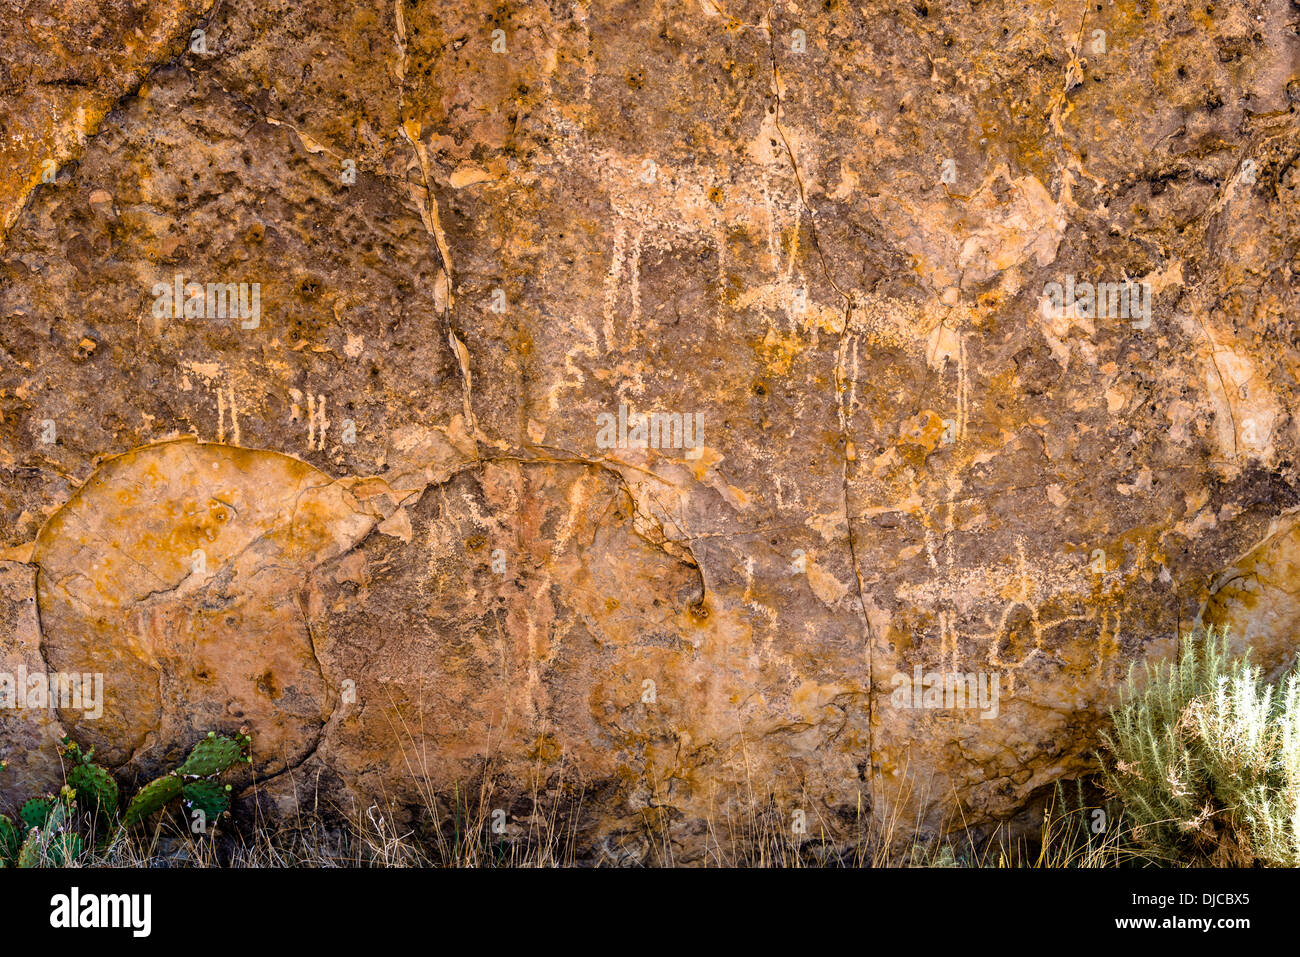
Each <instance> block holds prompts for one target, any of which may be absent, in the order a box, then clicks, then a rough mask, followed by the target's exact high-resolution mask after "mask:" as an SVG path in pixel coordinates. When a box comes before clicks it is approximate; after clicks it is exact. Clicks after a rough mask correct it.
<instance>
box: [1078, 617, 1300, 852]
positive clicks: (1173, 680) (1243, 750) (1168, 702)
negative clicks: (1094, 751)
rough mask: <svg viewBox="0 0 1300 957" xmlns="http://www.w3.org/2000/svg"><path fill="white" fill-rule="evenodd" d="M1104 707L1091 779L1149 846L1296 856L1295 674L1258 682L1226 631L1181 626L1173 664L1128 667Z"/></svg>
mask: <svg viewBox="0 0 1300 957" xmlns="http://www.w3.org/2000/svg"><path fill="white" fill-rule="evenodd" d="M1111 717H1112V719H1113V722H1114V727H1113V730H1112V731H1111V732H1110V733H1108V734H1104V735H1103V740H1104V743H1105V746H1106V750H1105V753H1103V754H1102V782H1103V784H1104V785H1105V787H1106V788H1107V790H1108V791H1110V792H1111V793H1112V794H1114V795H1115V796H1116V797H1118V798H1119V799H1120V801H1121V803H1122V804H1123V807H1124V812H1125V814H1126V815H1127V816H1128V817H1129V819H1130V823H1131V826H1132V834H1133V837H1134V838H1135V840H1136V841H1137V842H1138V844H1139V845H1140V847H1141V848H1142V849H1143V850H1144V851H1145V852H1146V853H1147V854H1148V855H1149V856H1151V857H1153V858H1156V859H1158V860H1161V861H1164V862H1167V863H1172V864H1183V865H1189V866H1215V867H1244V866H1252V865H1266V866H1283V867H1294V866H1296V865H1297V864H1300V677H1298V676H1297V675H1296V674H1294V673H1292V674H1291V675H1290V676H1289V677H1287V678H1286V681H1285V683H1284V684H1283V685H1281V686H1275V685H1272V684H1269V683H1268V682H1266V681H1264V680H1263V679H1262V677H1261V673H1260V669H1259V668H1257V667H1255V666H1253V665H1251V664H1250V661H1249V653H1247V654H1245V655H1241V656H1236V657H1234V656H1231V655H1229V653H1228V644H1227V636H1226V635H1224V634H1219V635H1216V634H1215V633H1214V632H1212V631H1211V632H1205V633H1201V634H1199V635H1189V636H1188V637H1186V638H1185V639H1184V640H1183V644H1182V647H1181V649H1180V653H1179V657H1178V662H1177V664H1173V663H1165V664H1161V665H1159V666H1155V667H1153V666H1151V665H1150V664H1148V665H1146V667H1145V681H1144V682H1142V683H1139V682H1138V681H1136V680H1135V673H1134V671H1133V670H1132V669H1131V670H1130V671H1129V676H1128V685H1127V687H1126V689H1125V694H1124V697H1123V699H1122V701H1121V704H1120V705H1119V706H1118V707H1117V708H1115V709H1114V710H1113V711H1112V712H1111Z"/></svg>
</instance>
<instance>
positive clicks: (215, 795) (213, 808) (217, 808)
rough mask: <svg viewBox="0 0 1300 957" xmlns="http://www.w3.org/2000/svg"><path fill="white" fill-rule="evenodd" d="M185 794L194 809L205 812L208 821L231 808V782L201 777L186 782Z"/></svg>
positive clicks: (205, 818) (213, 819) (204, 815)
mask: <svg viewBox="0 0 1300 957" xmlns="http://www.w3.org/2000/svg"><path fill="white" fill-rule="evenodd" d="M184 795H185V800H186V801H188V802H189V805H190V807H191V808H192V809H194V810H196V811H202V812H203V817H204V820H206V821H215V820H216V819H217V818H218V817H220V816H221V815H222V814H224V813H225V812H226V811H227V810H228V809H229V808H230V785H229V784H224V785H223V784H218V783H217V782H216V781H209V780H207V779H206V778H199V779H198V780H197V781H187V782H185V789H184Z"/></svg>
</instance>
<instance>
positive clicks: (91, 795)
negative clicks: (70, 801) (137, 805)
mask: <svg viewBox="0 0 1300 957" xmlns="http://www.w3.org/2000/svg"><path fill="white" fill-rule="evenodd" d="M63 754H64V756H65V757H66V758H67V759H68V760H69V762H70V767H69V768H68V773H67V779H68V785H69V786H70V787H72V788H73V789H74V790H75V791H76V792H77V806H78V807H79V808H80V809H81V810H83V811H90V812H91V813H103V814H106V815H108V816H110V817H112V816H113V815H115V814H116V813H117V798H118V791H117V782H116V781H115V780H113V776H112V775H111V774H109V773H108V771H106V770H105V769H104V768H101V767H100V766H99V765H98V764H94V763H93V762H92V761H91V758H92V757H93V756H94V754H95V749H94V748H91V749H90V750H89V751H87V752H86V753H85V754H82V753H81V749H80V748H79V747H77V745H76V743H75V742H73V741H70V740H68V739H67V738H64V739H63Z"/></svg>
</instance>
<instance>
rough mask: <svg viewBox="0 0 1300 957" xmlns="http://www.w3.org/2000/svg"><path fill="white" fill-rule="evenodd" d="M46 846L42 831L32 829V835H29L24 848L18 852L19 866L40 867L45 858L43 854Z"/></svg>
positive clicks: (24, 842)
mask: <svg viewBox="0 0 1300 957" xmlns="http://www.w3.org/2000/svg"><path fill="white" fill-rule="evenodd" d="M44 846H45V845H44V841H43V840H42V839H41V832H40V829H39V828H32V830H31V833H30V834H28V835H27V839H26V840H25V841H23V846H22V848H21V849H20V850H19V851H18V861H17V864H18V866H19V867H40V866H41V864H42V862H43V861H44V856H45V855H44V854H42V850H43V849H44Z"/></svg>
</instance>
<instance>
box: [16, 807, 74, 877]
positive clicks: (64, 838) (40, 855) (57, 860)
mask: <svg viewBox="0 0 1300 957" xmlns="http://www.w3.org/2000/svg"><path fill="white" fill-rule="evenodd" d="M28 803H29V804H30V803H32V802H30V801H29V802H28ZM70 816H71V805H70V804H69V803H68V801H67V795H66V794H64V795H63V796H61V798H60V800H57V801H54V802H53V803H52V804H51V806H50V810H49V814H48V815H47V816H46V819H45V823H44V824H43V825H42V826H40V827H33V828H32V829H31V830H30V831H28V832H27V838H26V839H25V840H24V841H23V843H22V847H20V848H19V850H18V858H17V861H16V863H17V865H18V866H19V867H66V866H67V865H68V864H70V863H71V862H73V861H74V860H76V859H77V858H78V857H79V856H80V855H81V850H82V842H81V837H80V836H79V835H78V834H76V833H75V832H74V831H73V830H72V828H71V822H70Z"/></svg>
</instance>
